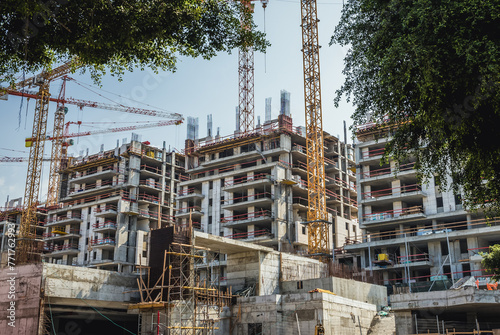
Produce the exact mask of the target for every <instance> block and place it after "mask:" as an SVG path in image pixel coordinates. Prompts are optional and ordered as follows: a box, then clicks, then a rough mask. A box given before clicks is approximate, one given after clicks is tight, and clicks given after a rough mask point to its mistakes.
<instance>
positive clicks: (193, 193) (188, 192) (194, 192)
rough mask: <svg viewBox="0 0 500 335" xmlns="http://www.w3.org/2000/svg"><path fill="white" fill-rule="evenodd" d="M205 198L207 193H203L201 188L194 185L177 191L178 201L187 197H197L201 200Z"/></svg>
mask: <svg viewBox="0 0 500 335" xmlns="http://www.w3.org/2000/svg"><path fill="white" fill-rule="evenodd" d="M203 198H205V195H204V194H202V193H201V190H199V189H197V188H194V187H191V188H185V189H183V190H180V191H179V192H178V193H177V200H178V201H180V200H187V199H197V200H200V201H201V200H202V199H203Z"/></svg>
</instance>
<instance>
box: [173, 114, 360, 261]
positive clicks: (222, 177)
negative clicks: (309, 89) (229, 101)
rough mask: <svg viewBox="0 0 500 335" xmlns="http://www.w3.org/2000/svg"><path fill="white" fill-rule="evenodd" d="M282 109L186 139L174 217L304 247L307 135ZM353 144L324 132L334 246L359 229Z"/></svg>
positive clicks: (272, 243) (232, 234)
mask: <svg viewBox="0 0 500 335" xmlns="http://www.w3.org/2000/svg"><path fill="white" fill-rule="evenodd" d="M303 134H304V132H303V129H301V128H296V127H293V125H292V119H291V118H290V117H288V116H286V115H280V118H279V119H278V120H273V121H270V122H267V123H264V124H263V125H261V126H258V127H257V129H256V130H255V131H254V132H252V133H248V134H241V133H236V134H235V135H234V136H230V137H227V138H206V139H203V140H200V141H189V140H188V141H187V142H186V151H185V153H186V173H187V174H188V176H189V180H186V181H182V182H180V183H179V190H178V197H177V212H176V219H177V221H178V223H179V224H182V225H185V224H188V223H189V222H190V220H191V222H192V223H193V226H194V227H195V228H197V229H199V230H201V231H203V232H206V233H209V234H213V235H218V236H225V237H229V238H232V239H237V240H241V241H246V242H252V243H258V244H261V245H264V246H268V247H272V248H274V249H276V250H280V251H288V252H298V253H306V252H307V243H308V239H307V228H306V226H305V225H303V224H301V223H302V222H305V221H307V217H306V216H307V206H308V200H307V197H308V193H307V170H306V169H307V165H306V164H307V157H306V147H305V146H306V140H305V138H304V135H303ZM353 158H354V157H353V150H352V147H351V146H350V145H345V144H344V143H342V142H341V141H339V140H338V139H337V138H336V137H334V136H331V135H329V134H326V133H325V170H326V187H327V207H328V211H329V213H330V215H331V219H330V222H332V223H333V225H332V227H331V228H330V243H331V248H332V249H333V248H334V247H335V246H337V245H339V244H343V243H344V241H345V239H346V238H354V237H356V236H357V235H359V233H360V231H359V227H358V224H357V203H356V187H355V174H354V173H353V172H352V171H351V168H352V167H354V160H353Z"/></svg>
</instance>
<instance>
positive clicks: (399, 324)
mask: <svg viewBox="0 0 500 335" xmlns="http://www.w3.org/2000/svg"><path fill="white" fill-rule="evenodd" d="M394 321H395V323H396V335H410V334H414V333H413V330H414V328H415V325H414V323H415V322H414V320H413V318H412V315H411V312H410V311H397V312H394Z"/></svg>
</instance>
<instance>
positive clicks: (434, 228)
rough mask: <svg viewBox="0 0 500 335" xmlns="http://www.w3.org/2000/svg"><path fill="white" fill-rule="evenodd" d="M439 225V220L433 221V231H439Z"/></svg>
mask: <svg viewBox="0 0 500 335" xmlns="http://www.w3.org/2000/svg"><path fill="white" fill-rule="evenodd" d="M437 225H438V222H437V220H432V229H433V230H437V229H438V228H437Z"/></svg>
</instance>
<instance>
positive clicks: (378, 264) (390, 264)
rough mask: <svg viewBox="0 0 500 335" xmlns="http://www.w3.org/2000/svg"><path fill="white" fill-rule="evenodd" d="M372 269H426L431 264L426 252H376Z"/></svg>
mask: <svg viewBox="0 0 500 335" xmlns="http://www.w3.org/2000/svg"><path fill="white" fill-rule="evenodd" d="M372 264H373V265H374V266H373V267H372V270H387V269H404V268H411V270H420V269H428V268H430V267H432V266H433V263H432V261H431V259H430V258H429V254H428V253H420V254H414V255H404V256H398V255H389V254H377V258H376V259H375V260H373V261H372Z"/></svg>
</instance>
